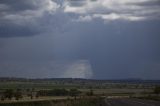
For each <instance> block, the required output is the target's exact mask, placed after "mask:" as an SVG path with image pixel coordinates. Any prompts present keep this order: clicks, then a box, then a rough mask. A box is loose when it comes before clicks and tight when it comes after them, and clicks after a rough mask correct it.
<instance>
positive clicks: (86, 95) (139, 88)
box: [0, 80, 157, 106]
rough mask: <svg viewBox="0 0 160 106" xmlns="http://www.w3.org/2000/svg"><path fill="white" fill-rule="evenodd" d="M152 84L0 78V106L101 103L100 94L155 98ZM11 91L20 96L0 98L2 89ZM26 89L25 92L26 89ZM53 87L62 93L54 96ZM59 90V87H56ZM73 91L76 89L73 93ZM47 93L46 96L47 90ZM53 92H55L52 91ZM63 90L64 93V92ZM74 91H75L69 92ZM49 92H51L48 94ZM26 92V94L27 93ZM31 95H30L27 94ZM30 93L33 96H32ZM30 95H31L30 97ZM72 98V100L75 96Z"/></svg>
mask: <svg viewBox="0 0 160 106" xmlns="http://www.w3.org/2000/svg"><path fill="white" fill-rule="evenodd" d="M153 88H154V85H152V84H150V85H148V84H147V85H146V84H142V83H140V84H139V83H138V84H135V83H126V82H125V83H106V82H104V81H102V82H100V81H88V82H87V81H86V82H85V81H83V80H82V81H81V80H80V81H78V80H76V81H75V82H74V81H72V80H71V81H70V80H69V81H65V80H63V81H61V80H60V81H50V80H49V81H43V80H40V81H39V80H38V81H26V80H25V81H21V80H20V81H15V80H14V81H12V80H10V81H1V82H0V97H1V100H0V106H53V105H54V106H100V105H101V104H103V102H104V101H103V99H102V98H101V97H107V98H110V97H111V98H112V97H136V98H143V99H153V98H157V97H154V96H155V95H153V96H149V95H152V94H153ZM8 89H10V90H13V91H14V94H16V92H17V90H18V89H20V92H21V93H22V94H21V95H22V96H23V98H20V99H19V100H16V97H13V98H12V100H9V98H8V99H5V100H2V95H3V94H4V93H5V91H6V90H8ZM28 89H29V91H28ZM55 89H60V91H61V93H62V95H59V94H58V96H56V95H57V94H55V93H53V91H54V90H55ZM71 89H77V91H78V92H80V93H78V94H76V95H74V94H72V95H71V94H68V93H71V91H70V90H71ZM39 91H42V92H45V93H46V95H39V96H38V97H36V94H38V92H39ZM58 91H59V90H58ZM77 91H76V92H77ZM91 91H92V95H91V94H90V93H91ZM47 92H49V95H48V93H47ZM54 92H55V91H54ZM65 92H67V94H66V93H65ZM73 92H75V91H73ZM50 93H53V94H52V95H50ZM28 94H29V96H28ZM31 94H32V95H31ZM32 96H33V97H32ZM31 97H32V98H31ZM75 97H76V99H75Z"/></svg>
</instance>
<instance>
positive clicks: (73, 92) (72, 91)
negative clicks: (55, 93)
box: [69, 89, 81, 99]
mask: <svg viewBox="0 0 160 106" xmlns="http://www.w3.org/2000/svg"><path fill="white" fill-rule="evenodd" d="M80 93H81V91H79V90H78V89H70V91H69V94H70V96H72V97H74V98H75V99H76V97H77V96H78V95H79V94H80Z"/></svg>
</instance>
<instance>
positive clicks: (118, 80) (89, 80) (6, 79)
mask: <svg viewBox="0 0 160 106" xmlns="http://www.w3.org/2000/svg"><path fill="white" fill-rule="evenodd" d="M4 81H18V82H32V81H34V82H39V81H40V82H42V81H44V82H45V81H59V82H61V81H63V82H73V83H76V82H99V83H133V84H134V83H135V84H141V83H143V84H144V83H146V84H158V85H160V80H143V79H135V78H127V79H83V78H16V77H0V82H4Z"/></svg>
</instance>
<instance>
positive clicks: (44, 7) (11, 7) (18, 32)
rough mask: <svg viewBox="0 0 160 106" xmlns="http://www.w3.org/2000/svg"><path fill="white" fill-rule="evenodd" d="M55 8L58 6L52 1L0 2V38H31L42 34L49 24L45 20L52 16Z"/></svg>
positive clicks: (15, 0) (16, 0)
mask: <svg viewBox="0 0 160 106" xmlns="http://www.w3.org/2000/svg"><path fill="white" fill-rule="evenodd" d="M57 8H59V5H58V4H57V3H55V2H54V1H52V0H45V1H44V0H26V1H22V0H1V1H0V16H1V17H0V37H14V36H32V35H38V34H39V33H42V32H44V31H45V30H46V29H47V28H46V25H48V24H50V23H48V22H47V20H46V19H45V18H47V17H49V15H53V16H54V13H55V11H56V9H57ZM51 17H52V16H51ZM52 18H54V17H52ZM44 24H45V25H44ZM52 24H54V23H52ZM44 26H45V27H44Z"/></svg>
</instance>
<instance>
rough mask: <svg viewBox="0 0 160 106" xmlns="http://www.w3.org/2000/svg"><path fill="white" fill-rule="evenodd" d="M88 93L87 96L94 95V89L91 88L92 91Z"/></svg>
mask: <svg viewBox="0 0 160 106" xmlns="http://www.w3.org/2000/svg"><path fill="white" fill-rule="evenodd" d="M86 95H87V96H93V95H94V93H93V89H90V91H88V92H87V93H86Z"/></svg>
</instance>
